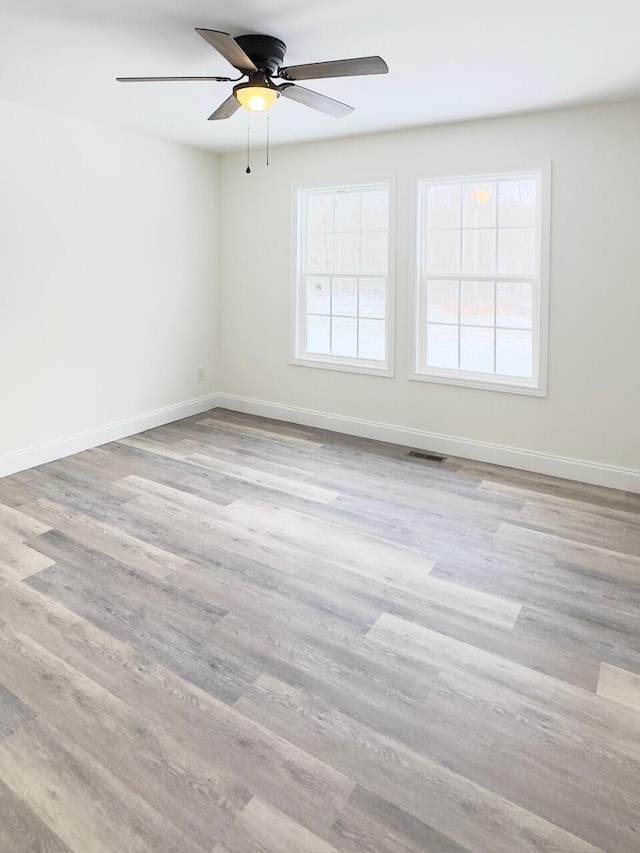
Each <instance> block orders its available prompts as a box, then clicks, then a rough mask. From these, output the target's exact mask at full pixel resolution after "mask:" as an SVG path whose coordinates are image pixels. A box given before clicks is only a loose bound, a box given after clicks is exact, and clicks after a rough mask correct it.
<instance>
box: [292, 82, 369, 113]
mask: <svg viewBox="0 0 640 853" xmlns="http://www.w3.org/2000/svg"><path fill="white" fill-rule="evenodd" d="M278 89H279V90H280V94H281V95H282V96H283V97H285V98H289V99H290V100H292V101H297V102H298V103H299V104H304V105H305V107H311V109H313V110H319V111H320V112H321V113H326V114H327V115H330V116H333V117H334V118H342V116H346V115H349V113H352V112H353V107H350V106H349V105H348V104H343V103H342V101H334V99H333V98H327V96H326V95H321V94H320V92H312V91H311V89H303V87H302V86H294V85H293V83H291V84H290V85H288V86H286V85H285V86H278Z"/></svg>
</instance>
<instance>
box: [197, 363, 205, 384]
mask: <svg viewBox="0 0 640 853" xmlns="http://www.w3.org/2000/svg"><path fill="white" fill-rule="evenodd" d="M196 376H197V379H198V382H204V367H199V368H198V370H197V372H196Z"/></svg>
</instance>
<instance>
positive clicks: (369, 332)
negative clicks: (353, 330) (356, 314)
mask: <svg viewBox="0 0 640 853" xmlns="http://www.w3.org/2000/svg"><path fill="white" fill-rule="evenodd" d="M384 344H385V341H384V320H360V351H359V353H358V355H359V356H360V358H371V359H374V360H375V361H384V349H385V346H384Z"/></svg>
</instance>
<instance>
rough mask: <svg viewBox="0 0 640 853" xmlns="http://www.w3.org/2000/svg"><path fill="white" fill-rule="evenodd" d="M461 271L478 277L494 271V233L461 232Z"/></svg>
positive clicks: (483, 231) (492, 231)
mask: <svg viewBox="0 0 640 853" xmlns="http://www.w3.org/2000/svg"><path fill="white" fill-rule="evenodd" d="M462 235H463V236H462V271H463V272H465V273H477V274H479V275H482V274H487V273H494V272H495V271H496V232H495V231H494V230H492V229H489V230H471V231H463V232H462Z"/></svg>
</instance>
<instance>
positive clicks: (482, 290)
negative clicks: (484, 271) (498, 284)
mask: <svg viewBox="0 0 640 853" xmlns="http://www.w3.org/2000/svg"><path fill="white" fill-rule="evenodd" d="M494 288H495V285H494V283H493V282H492V281H463V282H462V284H461V286H460V322H461V323H462V324H463V325H464V324H465V323H466V324H469V325H472V326H493V321H494V317H495V305H494V297H495V289H494Z"/></svg>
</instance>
